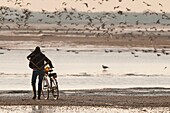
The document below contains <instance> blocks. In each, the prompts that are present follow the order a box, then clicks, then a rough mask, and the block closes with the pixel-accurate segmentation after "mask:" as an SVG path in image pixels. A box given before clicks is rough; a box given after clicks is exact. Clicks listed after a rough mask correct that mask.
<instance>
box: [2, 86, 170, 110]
mask: <svg viewBox="0 0 170 113" xmlns="http://www.w3.org/2000/svg"><path fill="white" fill-rule="evenodd" d="M138 90H139V91H141V89H140V88H139V89H138ZM168 90H169V89H168ZM115 91H116V92H117V93H118V95H109V93H111V92H115ZM122 91H124V93H123V94H120V93H121V92H122ZM155 91H156V89H155ZM0 93H1V95H0V97H1V98H0V105H48V106H113V107H114V106H121V107H170V96H166V95H164V93H166V91H165V92H162V95H160V96H158V95H155V96H153V95H152V96H142V95H135V92H133V93H131V94H126V93H127V90H126V89H93V90H64V91H60V97H59V99H58V100H53V97H52V96H51V97H50V99H49V100H44V99H43V97H41V100H32V92H31V91H0ZM142 93H144V92H142ZM142 93H141V94H142ZM155 93H156V92H155Z"/></svg>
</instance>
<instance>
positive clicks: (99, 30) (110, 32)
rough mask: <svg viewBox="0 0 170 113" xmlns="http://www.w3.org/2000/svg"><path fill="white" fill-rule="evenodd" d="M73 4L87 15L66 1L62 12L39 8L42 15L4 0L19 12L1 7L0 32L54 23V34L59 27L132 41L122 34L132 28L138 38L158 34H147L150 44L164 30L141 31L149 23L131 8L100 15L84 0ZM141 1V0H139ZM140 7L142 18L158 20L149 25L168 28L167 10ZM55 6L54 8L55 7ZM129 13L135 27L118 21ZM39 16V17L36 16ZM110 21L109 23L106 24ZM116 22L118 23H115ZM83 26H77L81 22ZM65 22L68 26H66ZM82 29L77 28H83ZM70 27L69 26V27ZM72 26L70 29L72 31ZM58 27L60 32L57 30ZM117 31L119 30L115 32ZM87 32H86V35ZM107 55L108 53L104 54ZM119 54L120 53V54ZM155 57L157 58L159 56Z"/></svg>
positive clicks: (20, 2)
mask: <svg viewBox="0 0 170 113" xmlns="http://www.w3.org/2000/svg"><path fill="white" fill-rule="evenodd" d="M71 1H72V2H79V3H80V4H82V6H84V7H86V8H87V12H79V11H77V9H76V8H74V7H67V4H68V3H67V2H66V1H63V2H62V4H61V5H62V6H63V9H62V10H58V9H57V8H55V10H54V11H53V12H49V11H48V10H45V9H41V12H33V11H31V10H29V7H31V5H32V4H31V3H29V2H26V1H24V2H23V0H7V2H10V3H13V4H14V5H15V6H17V7H19V9H20V10H17V9H14V8H11V7H8V6H0V30H13V29H14V30H21V29H26V30H32V29H35V30H37V28H34V27H32V26H31V24H30V23H31V22H35V23H39V24H41V23H42V24H47V25H48V24H55V25H56V27H55V28H53V30H54V32H56V34H57V33H59V32H60V30H61V28H65V29H64V30H65V31H67V32H64V33H68V32H69V31H72V32H73V31H77V33H79V34H82V33H84V34H86V33H92V35H94V36H102V37H104V36H106V37H107V38H108V37H109V38H110V37H114V36H115V34H119V33H120V34H121V35H122V37H126V36H127V34H128V35H130V36H131V37H133V38H136V36H135V35H134V34H133V32H130V33H123V31H124V30H125V29H127V28H133V27H135V26H137V28H138V29H139V30H137V31H136V32H138V33H141V34H140V35H146V33H150V31H149V30H154V31H156V32H158V34H157V35H155V34H153V32H151V34H149V35H150V36H149V41H154V39H155V38H156V37H157V36H159V35H160V34H159V33H160V32H165V30H164V29H162V30H160V31H159V30H158V29H157V27H155V26H154V27H152V28H147V27H146V28H145V31H143V30H140V29H141V27H140V25H148V24H150V23H147V22H146V23H145V22H141V21H140V17H141V16H140V17H139V18H138V16H139V15H138V14H137V13H134V12H135V11H133V10H132V9H131V8H128V7H125V8H124V9H122V6H121V5H116V6H113V7H111V9H112V11H113V12H103V13H94V11H95V10H96V9H97V6H96V7H92V8H91V7H90V4H89V3H88V2H87V1H85V0H71ZM93 1H95V2H96V3H97V5H102V4H104V3H105V2H110V0H93ZM135 1H136V0H131V2H135ZM141 1H142V0H141ZM118 2H119V3H120V4H121V3H122V2H123V0H118ZM141 3H142V4H144V5H145V6H146V10H145V11H144V12H143V13H141V15H142V16H144V17H148V18H149V17H151V16H154V17H157V19H156V20H154V21H153V22H152V24H155V25H163V26H170V24H169V20H170V16H169V15H168V13H166V11H164V10H163V9H164V8H163V7H164V6H163V4H161V3H158V5H159V7H158V8H160V10H159V12H160V13H157V12H155V11H152V10H150V7H152V4H149V3H147V2H146V1H144V0H143V1H142V2H141ZM56 7H57V6H56ZM130 14H132V16H133V17H134V18H135V19H134V24H130V23H128V22H127V21H119V18H128V16H129V15H130ZM37 15H38V16H37ZM108 20H109V22H110V23H109V22H108ZM163 20H165V21H167V23H163V22H162V21H163ZM115 21H116V22H118V23H115ZM81 22H82V23H83V24H80V23H81ZM11 23H12V24H15V25H16V27H15V28H13V27H11V26H10V24H11ZM67 23H70V24H69V25H67ZM82 25H83V28H81V27H79V26H82ZM70 26H71V27H70ZM72 27H73V28H72ZM59 28H60V29H59ZM117 28H120V30H119V31H117V30H116V29H117ZM38 30H39V32H38V33H42V32H43V29H38ZM85 31H86V32H85ZM87 31H88V32H87ZM167 32H170V30H167ZM105 52H108V51H105ZM120 52H121V51H120ZM131 53H132V54H133V55H134V56H135V57H138V55H135V52H131ZM162 53H164V54H166V55H169V53H168V52H165V51H162ZM157 56H160V54H159V53H158V54H157ZM102 68H103V69H104V70H106V69H107V68H108V66H104V65H102Z"/></svg>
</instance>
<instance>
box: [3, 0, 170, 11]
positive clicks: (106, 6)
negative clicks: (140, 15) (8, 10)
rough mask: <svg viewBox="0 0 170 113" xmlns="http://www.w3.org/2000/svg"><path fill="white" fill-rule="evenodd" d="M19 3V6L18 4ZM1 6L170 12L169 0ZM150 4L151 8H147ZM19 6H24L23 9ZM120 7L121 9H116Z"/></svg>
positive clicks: (62, 0) (53, 0)
mask: <svg viewBox="0 0 170 113" xmlns="http://www.w3.org/2000/svg"><path fill="white" fill-rule="evenodd" d="M18 3H19V4H18ZM0 4H1V6H8V7H13V8H17V9H20V8H27V9H29V10H33V11H41V10H42V9H44V10H48V11H55V10H59V11H60V10H63V8H67V9H68V10H69V9H76V11H85V12H87V11H88V12H110V11H118V10H122V11H127V10H128V9H130V10H129V11H128V12H143V11H147V10H151V11H153V12H160V10H163V11H165V12H170V1H169V0H0ZM147 4H149V6H147ZM19 5H22V6H21V7H20V6H19ZM117 6H119V8H116V7H117Z"/></svg>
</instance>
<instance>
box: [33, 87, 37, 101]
mask: <svg viewBox="0 0 170 113" xmlns="http://www.w3.org/2000/svg"><path fill="white" fill-rule="evenodd" d="M32 89H33V94H34V96H33V98H32V99H36V88H35V86H33V87H32Z"/></svg>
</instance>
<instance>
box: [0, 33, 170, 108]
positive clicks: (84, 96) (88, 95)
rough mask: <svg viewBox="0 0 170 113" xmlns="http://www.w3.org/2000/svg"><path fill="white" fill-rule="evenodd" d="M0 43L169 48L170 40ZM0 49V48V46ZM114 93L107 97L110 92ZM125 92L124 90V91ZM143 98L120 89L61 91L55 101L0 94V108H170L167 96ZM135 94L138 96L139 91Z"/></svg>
mask: <svg viewBox="0 0 170 113" xmlns="http://www.w3.org/2000/svg"><path fill="white" fill-rule="evenodd" d="M0 41H40V42H43V41H56V42H60V41H62V42H65V43H68V44H73V43H74V44H75V45H100V46H124V47H154V48H163V47H164V48H165V47H166V48H169V47H170V46H169V45H170V40H169V37H167V36H164V37H163V36H162V37H157V38H155V39H154V40H149V38H148V37H146V36H143V37H142V36H140V37H138V38H132V37H129V38H128V37H126V38H123V37H121V36H116V37H113V38H97V37H96V38H89V37H85V38H78V37H52V36H32V37H28V36H0ZM0 48H2V49H3V47H1V46H0ZM111 92H114V93H118V94H117V95H111V94H110V93H111ZM125 92H126V91H125ZM161 93H162V95H156V96H155V95H154V94H156V92H153V93H152V95H149V96H143V95H135V94H134V93H133V92H132V93H130V94H121V92H120V90H112V89H107V90H105V89H101V90H97V89H95V90H76V91H74V90H67V91H66V90H65V91H61V92H60V97H59V100H53V99H52V97H50V99H49V100H44V99H41V100H32V92H31V91H18V90H17V91H0V105H48V106H122V107H170V95H164V93H166V94H167V93H169V94H170V92H166V91H165V92H161ZM137 94H141V92H140V90H139V92H138V93H137Z"/></svg>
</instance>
